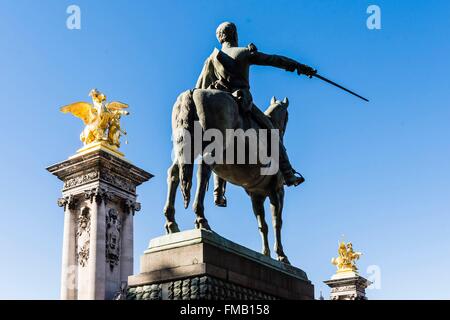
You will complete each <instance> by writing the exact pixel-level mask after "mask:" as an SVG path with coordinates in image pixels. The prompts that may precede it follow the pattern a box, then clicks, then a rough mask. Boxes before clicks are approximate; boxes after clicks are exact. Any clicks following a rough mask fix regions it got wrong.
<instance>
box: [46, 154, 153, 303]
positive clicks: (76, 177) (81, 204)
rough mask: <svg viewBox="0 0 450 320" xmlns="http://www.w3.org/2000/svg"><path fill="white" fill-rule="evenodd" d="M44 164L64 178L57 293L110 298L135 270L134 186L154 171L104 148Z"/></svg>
mask: <svg viewBox="0 0 450 320" xmlns="http://www.w3.org/2000/svg"><path fill="white" fill-rule="evenodd" d="M47 170H48V171H49V172H50V173H52V174H54V175H55V176H57V177H58V178H59V179H60V180H62V181H63V182H64V187H63V190H62V198H60V199H59V200H58V205H59V206H61V207H63V208H64V239H63V254H62V275H61V299H65V300H66V299H69V300H78V299H92V300H93V299H100V300H103V299H112V298H113V297H114V295H115V294H116V293H117V292H118V291H120V289H121V283H122V282H126V281H127V278H128V276H129V275H131V274H133V215H134V213H135V211H139V210H140V204H139V203H138V202H137V201H136V197H137V195H136V187H137V186H138V185H140V184H141V183H143V182H145V181H147V180H149V179H150V178H151V177H152V175H151V174H150V173H148V172H146V171H144V170H142V169H140V168H138V167H136V166H135V165H133V164H131V163H130V162H129V161H127V160H126V159H124V158H123V157H121V156H120V154H118V153H112V152H108V150H104V149H103V148H98V149H94V150H89V151H87V152H84V153H81V154H77V155H75V156H73V157H70V158H69V159H68V160H66V161H63V162H60V163H58V164H55V165H53V166H50V167H48V168H47Z"/></svg>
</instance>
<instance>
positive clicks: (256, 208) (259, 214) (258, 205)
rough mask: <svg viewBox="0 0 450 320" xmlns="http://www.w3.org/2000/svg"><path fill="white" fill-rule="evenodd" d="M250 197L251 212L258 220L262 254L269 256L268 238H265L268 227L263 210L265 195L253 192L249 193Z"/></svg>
mask: <svg viewBox="0 0 450 320" xmlns="http://www.w3.org/2000/svg"><path fill="white" fill-rule="evenodd" d="M250 197H251V199H252V207H253V212H254V213H255V216H256V220H257V221H258V229H259V233H260V234H261V240H262V254H263V255H265V256H268V257H270V249H269V240H268V238H267V233H268V227H267V223H266V218H265V211H264V200H265V197H264V196H260V195H255V194H252V195H250Z"/></svg>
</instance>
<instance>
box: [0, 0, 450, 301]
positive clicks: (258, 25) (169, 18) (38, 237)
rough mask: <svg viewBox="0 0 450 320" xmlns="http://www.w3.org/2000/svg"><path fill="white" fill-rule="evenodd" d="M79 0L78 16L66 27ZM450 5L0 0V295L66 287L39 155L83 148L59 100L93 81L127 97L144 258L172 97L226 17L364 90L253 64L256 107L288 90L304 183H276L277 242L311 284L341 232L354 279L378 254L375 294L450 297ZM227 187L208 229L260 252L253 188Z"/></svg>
mask: <svg viewBox="0 0 450 320" xmlns="http://www.w3.org/2000/svg"><path fill="white" fill-rule="evenodd" d="M74 3H75V4H77V5H79V6H80V7H81V12H82V17H81V18H82V25H81V28H82V29H81V30H68V29H67V28H66V18H67V16H68V15H67V14H66V8H67V6H68V5H70V4H74ZM370 4H377V5H379V6H380V7H381V10H382V29H381V30H376V31H374V30H372V31H371V30H368V29H367V28H366V18H367V16H368V15H367V14H366V8H367V7H368V5H370ZM449 15H450V3H449V2H448V1H437V0H436V1H408V2H407V1H380V0H376V1H370V2H369V1H356V0H355V1H279V2H276V3H275V2H272V1H270V2H269V1H222V2H218V1H151V2H150V1H148V2H147V1H81V0H74V1H18V0H14V1H12V0H10V1H5V0H3V1H1V3H0V101H1V104H2V106H1V108H2V109H1V110H2V112H1V114H2V116H3V120H2V121H1V130H2V139H1V142H0V143H1V145H0V146H1V150H2V154H3V156H2V157H1V158H0V168H1V169H0V170H1V177H2V179H1V182H0V197H1V205H2V209H1V221H2V222H1V223H0V252H1V258H0V261H1V263H0V298H39V299H57V298H58V297H59V284H60V260H61V246H62V232H63V211H62V209H61V208H59V207H57V206H56V199H57V198H58V197H59V196H60V189H61V187H62V185H61V183H60V181H58V180H57V179H56V178H55V177H53V176H51V175H50V174H49V173H48V172H46V171H45V167H47V166H48V165H50V164H53V163H56V162H58V161H62V160H64V159H66V158H67V157H68V156H70V155H72V154H73V153H74V152H75V150H77V148H79V147H80V142H79V140H78V135H79V133H80V131H81V129H82V127H81V124H80V121H79V120H77V119H75V118H72V117H70V116H68V115H63V114H61V113H59V111H58V108H59V107H60V106H62V105H64V104H66V103H70V102H73V101H77V100H88V99H89V98H88V97H87V94H88V92H89V90H90V89H91V88H94V87H97V88H98V89H100V90H101V91H103V92H105V93H106V94H107V96H108V98H110V99H116V100H121V101H124V102H127V103H129V104H130V111H131V113H132V115H131V116H130V117H128V118H127V119H125V120H124V126H125V128H126V129H127V131H128V132H129V137H128V139H129V141H130V143H129V144H128V145H124V147H123V151H124V152H125V153H126V156H127V157H128V158H129V159H130V160H131V161H133V162H134V163H135V164H137V165H139V166H141V167H142V168H144V169H146V170H148V171H150V172H152V173H153V174H155V178H154V179H152V180H151V181H150V182H148V183H146V184H144V185H142V186H141V187H140V188H139V189H138V192H139V199H140V202H141V203H142V208H143V209H142V211H141V212H139V213H138V214H137V215H136V218H135V259H136V263H135V265H136V266H135V271H136V272H137V271H138V261H139V256H140V255H141V254H142V252H143V251H144V250H145V249H146V246H147V244H148V240H149V239H150V238H153V237H156V236H159V235H161V234H163V224H164V218H163V215H162V207H163V204H164V199H165V193H166V170H167V168H168V166H169V165H170V162H171V159H170V154H171V140H170V135H171V131H170V115H171V108H172V105H173V102H174V101H175V99H176V97H177V95H178V94H179V93H180V92H181V91H183V90H186V89H189V88H192V87H193V86H194V84H195V81H196V78H197V76H198V74H199V72H200V70H201V67H202V64H203V61H204V59H205V57H206V56H207V55H209V53H210V52H211V50H212V49H213V48H214V46H216V45H217V42H216V39H215V28H216V26H217V25H218V24H219V23H220V22H222V21H224V20H231V21H234V22H235V23H236V24H237V26H238V29H239V32H240V33H239V38H240V42H241V44H243V45H247V44H248V43H249V42H253V43H255V44H256V45H257V46H258V48H259V49H260V50H261V51H264V52H268V53H279V54H284V55H287V56H290V57H292V58H296V59H298V60H300V61H301V62H304V63H307V64H310V65H312V66H314V67H316V68H317V69H318V70H319V72H320V73H321V74H323V75H325V76H328V77H330V78H332V79H333V80H335V81H338V82H341V83H342V84H344V85H347V86H349V87H350V88H352V89H354V90H355V91H358V92H359V93H361V94H363V95H366V96H368V97H369V98H370V99H371V102H370V103H369V104H367V103H363V102H362V101H360V100H358V99H356V98H354V97H352V96H350V95H348V94H345V93H343V92H341V91H338V90H337V89H335V88H333V87H331V86H329V85H327V84H325V83H323V82H321V81H319V80H315V79H312V80H309V79H307V78H304V77H298V76H296V75H294V74H292V73H287V72H284V71H282V70H277V69H268V68H262V67H254V68H253V69H252V75H251V85H252V90H253V95H254V99H255V102H256V103H257V105H259V106H260V107H261V108H265V106H267V105H268V102H269V100H270V97H271V96H272V95H276V96H277V97H280V98H282V97H284V96H288V97H289V99H290V101H291V104H290V123H289V125H288V130H287V135H286V137H285V143H286V145H287V148H288V151H289V154H290V157H291V160H292V162H293V163H294V166H295V167H296V169H297V170H299V171H300V172H302V174H303V175H304V176H305V177H306V179H307V182H306V183H305V184H304V185H302V186H301V187H298V188H296V189H293V188H289V189H288V191H287V192H286V198H287V199H286V206H285V211H284V221H285V224H284V227H283V238H284V246H285V250H286V253H287V255H288V256H289V258H290V260H291V262H292V263H293V264H295V265H296V266H299V267H301V268H302V269H304V270H305V271H306V272H307V273H308V275H309V277H310V279H311V280H312V281H313V283H314V284H315V286H316V294H317V295H318V294H319V292H320V291H323V293H324V295H325V296H327V295H328V292H329V291H328V289H327V288H326V287H325V286H324V285H323V284H322V281H323V280H327V279H328V278H329V277H330V276H331V275H332V274H333V273H334V267H333V266H332V265H331V264H330V258H331V257H332V256H334V255H335V254H336V249H337V241H338V240H339V239H340V237H341V235H342V234H345V238H346V239H347V240H351V241H352V242H353V243H354V246H355V248H356V249H358V250H361V251H363V252H364V253H365V255H364V256H363V257H362V259H361V261H360V269H361V271H362V274H363V275H365V270H366V268H367V266H369V265H378V266H379V267H380V268H381V272H382V275H381V276H382V278H381V280H382V283H381V290H371V291H369V293H368V294H369V297H370V298H371V299H396V298H405V299H409V298H447V299H448V298H450V294H449V291H448V285H449V283H450V273H449V269H450V254H449V253H450V240H449V232H450V197H449V192H450V186H449V181H450V139H449V138H450V135H449V133H450V129H449V128H450V126H449V124H450V106H449V98H448V95H449V93H450V81H449V78H448V72H449V71H450V62H449V61H450V59H449V57H450V42H449V41H448V40H449V38H448V33H449V32H450V20H449V18H448V17H449ZM179 200H180V199H179ZM228 200H229V206H228V208H226V209H216V208H214V207H213V206H212V194H208V196H207V203H206V204H207V211H206V212H207V217H208V218H209V220H210V224H211V226H212V227H213V228H214V229H215V231H217V232H218V233H219V234H221V235H222V236H224V237H226V238H228V239H231V240H233V241H235V242H238V243H240V244H243V245H245V246H247V247H249V248H252V249H255V250H260V238H259V235H258V230H257V227H256V221H255V219H254V216H253V213H252V210H251V204H250V201H249V199H248V197H247V195H246V194H245V192H244V191H243V190H242V189H239V188H237V187H234V186H231V187H229V189H228ZM177 209H178V214H177V218H178V221H179V224H180V226H181V227H182V228H183V229H188V228H192V227H193V222H194V215H193V213H192V211H191V210H190V209H189V210H186V211H185V210H184V209H182V206H181V201H179V202H178V203H177ZM268 222H270V220H269V219H268ZM270 231H271V230H270ZM272 239H273V237H272V233H271V234H270V240H271V243H272Z"/></svg>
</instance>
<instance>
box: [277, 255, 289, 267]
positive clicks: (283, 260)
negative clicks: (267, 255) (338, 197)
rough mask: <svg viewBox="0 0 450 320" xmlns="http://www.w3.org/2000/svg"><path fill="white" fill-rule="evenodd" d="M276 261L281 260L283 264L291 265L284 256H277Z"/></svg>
mask: <svg viewBox="0 0 450 320" xmlns="http://www.w3.org/2000/svg"><path fill="white" fill-rule="evenodd" d="M278 261H280V262H283V263H285V264H288V265H291V263H290V262H289V259H288V258H287V257H286V256H278Z"/></svg>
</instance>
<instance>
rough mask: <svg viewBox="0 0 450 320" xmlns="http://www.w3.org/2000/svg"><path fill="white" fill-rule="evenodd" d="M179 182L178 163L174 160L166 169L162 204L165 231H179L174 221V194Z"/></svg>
mask: <svg viewBox="0 0 450 320" xmlns="http://www.w3.org/2000/svg"><path fill="white" fill-rule="evenodd" d="M179 183H180V175H179V168H178V163H177V161H176V160H175V161H174V162H173V164H172V165H171V166H170V168H169V170H168V171H167V200H166V205H165V206H164V215H165V216H166V225H165V228H166V232H167V233H174V232H179V231H180V229H179V228H178V225H177V223H176V222H175V196H176V192H177V188H178V185H179Z"/></svg>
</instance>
